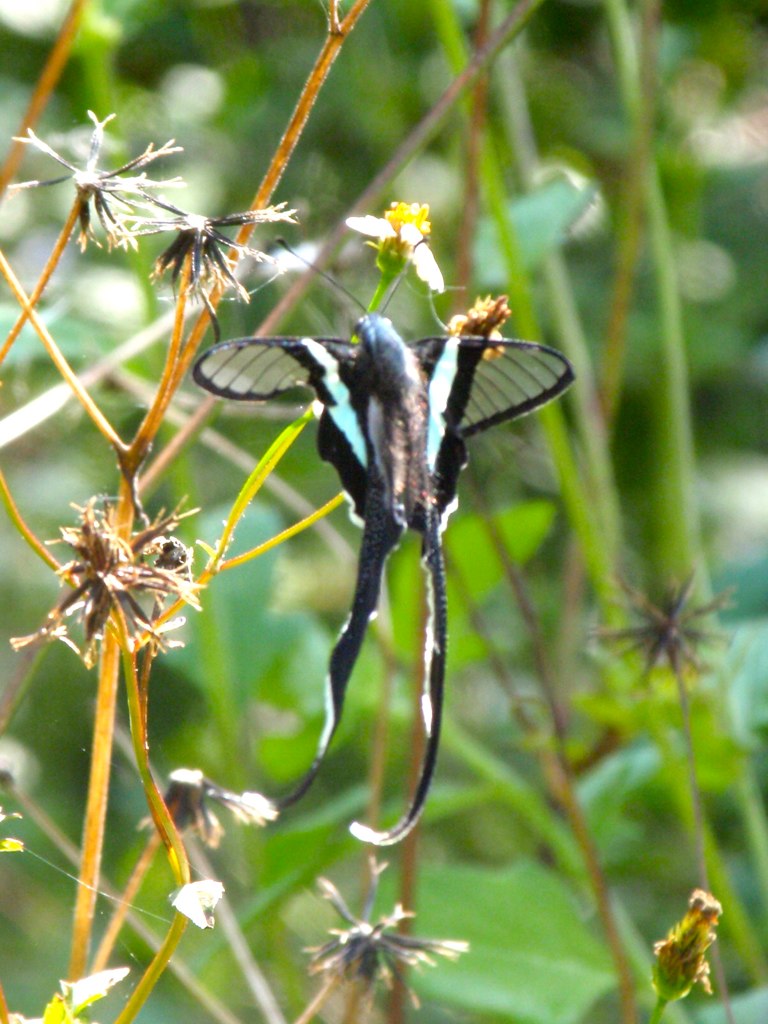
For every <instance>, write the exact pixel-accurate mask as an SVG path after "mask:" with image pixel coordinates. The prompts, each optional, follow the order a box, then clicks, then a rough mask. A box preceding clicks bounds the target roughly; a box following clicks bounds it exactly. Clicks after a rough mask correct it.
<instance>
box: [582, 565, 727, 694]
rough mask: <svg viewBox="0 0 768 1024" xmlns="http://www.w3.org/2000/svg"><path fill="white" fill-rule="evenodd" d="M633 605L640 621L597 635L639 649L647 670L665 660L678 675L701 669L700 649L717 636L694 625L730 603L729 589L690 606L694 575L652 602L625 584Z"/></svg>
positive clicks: (601, 631)
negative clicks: (688, 670)
mask: <svg viewBox="0 0 768 1024" xmlns="http://www.w3.org/2000/svg"><path fill="white" fill-rule="evenodd" d="M622 588H623V590H624V592H625V593H626V595H627V597H628V599H629V602H630V605H631V608H632V610H633V612H634V613H635V615H636V616H637V618H638V619H639V620H640V621H639V622H638V624H637V625H636V626H630V627H629V628H627V629H602V630H599V631H598V635H599V636H600V637H601V638H602V639H604V640H607V641H609V642H618V643H622V642H624V643H625V644H626V647H627V649H628V650H640V651H642V652H643V654H644V656H645V665H646V670H647V671H649V672H650V670H651V669H653V668H656V666H657V665H659V664H661V662H663V661H666V662H667V664H668V665H669V667H670V668H671V669H672V671H673V672H674V673H675V675H677V676H680V675H682V674H683V673H684V671H685V670H686V669H691V670H693V671H695V672H700V671H701V667H702V666H701V662H700V660H699V656H698V651H697V648H698V647H699V646H700V645H701V644H703V643H706V642H708V641H712V640H717V639H718V635H717V634H716V633H714V632H712V631H710V630H703V629H699V628H698V627H697V626H695V625H694V623H695V622H696V620H701V619H704V618H706V617H707V616H708V615H711V614H712V612H715V611H717V610H718V609H719V608H722V607H723V606H724V605H725V604H727V602H728V599H729V597H730V592H726V593H724V594H719V595H718V596H717V597H715V598H713V599H712V600H711V601H709V602H707V604H703V605H697V606H694V607H689V606H688V605H689V601H690V598H691V594H692V592H693V575H691V576H689V577H688V579H687V580H686V582H685V583H684V584H683V585H682V586H679V585H677V584H673V585H671V586H670V587H669V588H668V590H667V594H666V596H665V597H664V599H663V600H662V601H661V602H660V603H659V604H658V605H655V604H653V603H652V602H651V601H650V600H649V599H648V598H647V597H646V596H645V594H643V593H641V592H640V591H639V590H635V589H634V588H633V587H630V586H629V585H628V584H627V583H622Z"/></svg>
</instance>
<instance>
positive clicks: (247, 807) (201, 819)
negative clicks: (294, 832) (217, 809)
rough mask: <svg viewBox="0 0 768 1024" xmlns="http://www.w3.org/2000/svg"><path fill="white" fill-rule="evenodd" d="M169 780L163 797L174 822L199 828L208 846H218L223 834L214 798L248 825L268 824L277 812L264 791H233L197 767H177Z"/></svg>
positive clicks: (179, 825) (195, 828)
mask: <svg viewBox="0 0 768 1024" xmlns="http://www.w3.org/2000/svg"><path fill="white" fill-rule="evenodd" d="M168 781H169V785H168V789H167V790H166V792H165V797H164V799H165V802H166V804H167V806H168V810H169V811H170V812H171V816H172V818H173V820H174V822H175V824H176V825H177V826H178V828H180V829H187V828H188V829H191V830H192V831H194V832H196V833H197V834H198V835H199V836H200V838H201V839H202V841H203V842H204V843H205V845H206V846H210V847H213V848H215V847H217V846H218V845H219V843H220V841H221V837H222V835H223V834H224V830H223V828H222V827H221V824H220V823H219V819H218V818H217V817H216V815H215V814H214V813H213V811H212V810H211V808H210V806H209V803H210V801H212V800H213V801H214V802H215V803H219V804H222V805H223V806H224V807H226V808H227V809H228V810H230V811H231V812H232V813H233V814H234V816H235V817H236V818H237V819H238V821H241V822H243V824H246V825H266V823H267V822H268V821H274V820H275V818H276V817H277V814H278V811H277V808H276V807H275V805H274V804H273V803H272V802H271V801H270V800H268V799H267V798H266V797H265V796H262V795H261V793H255V792H245V793H233V792H232V791H231V790H228V789H224V788H223V787H222V786H218V785H217V784H216V783H215V782H211V780H210V779H206V778H205V776H204V775H203V773H202V772H201V771H199V770H198V769H197V768H177V769H176V771H173V772H171V774H170V775H169V777H168Z"/></svg>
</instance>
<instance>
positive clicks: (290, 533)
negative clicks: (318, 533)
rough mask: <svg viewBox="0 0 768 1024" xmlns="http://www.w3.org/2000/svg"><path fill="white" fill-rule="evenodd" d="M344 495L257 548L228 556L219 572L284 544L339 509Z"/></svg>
mask: <svg viewBox="0 0 768 1024" xmlns="http://www.w3.org/2000/svg"><path fill="white" fill-rule="evenodd" d="M343 502H344V495H343V493H339V494H337V495H336V497H335V498H331V500H330V501H326V503H325V504H324V505H322V506H321V507H320V508H319V509H317V510H316V511H315V512H313V513H312V514H311V515H309V516H305V517H304V519H300V520H299V522H298V523H294V524H293V526H289V527H288V528H287V529H286V530H282V531H281V532H280V533H277V534H275V536H274V537H271V538H270V539H269V540H265V541H264V543H263V544H259V545H257V546H256V547H255V548H251V549H250V551H244V552H243V554H242V555H235V556H234V557H233V558H227V559H226V561H224V562H222V563H221V565H220V566H219V572H224V571H225V570H226V569H234V568H235V567H236V566H238V565H242V564H243V563H244V562H250V561H251V559H252V558H258V556H259V555H263V554H266V552H267V551H271V550H272V548H276V547H277V546H278V544H282V543H283V541H286V540H290V538H291V537H295V536H296V534H298V533H301V532H302V531H303V530H306V529H308V528H309V527H310V526H314V524H315V523H316V522H317V521H318V519H322V518H323V516H327V515H328V514H329V513H330V512H333V510H334V509H337V508H338V507H339V505H341V504H343Z"/></svg>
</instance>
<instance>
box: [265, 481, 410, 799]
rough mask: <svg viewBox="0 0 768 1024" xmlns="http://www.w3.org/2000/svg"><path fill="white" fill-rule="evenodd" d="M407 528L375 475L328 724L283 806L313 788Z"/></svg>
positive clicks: (336, 652)
mask: <svg viewBox="0 0 768 1024" xmlns="http://www.w3.org/2000/svg"><path fill="white" fill-rule="evenodd" d="M402 532H403V530H402V527H401V526H399V525H398V524H397V523H395V521H394V519H393V518H392V515H391V513H390V512H389V511H388V509H387V507H386V504H385V498H384V491H383V487H381V486H379V485H378V484H377V483H376V482H374V481H370V482H369V486H368V490H367V495H366V506H365V525H364V527H363V539H362V542H361V545H360V560H359V565H358V571H357V584H356V587H355V596H354V599H353V601H352V611H351V612H350V616H349V618H348V619H347V622H346V624H345V625H344V628H343V629H342V631H341V633H340V634H339V639H338V640H337V641H336V646H335V647H334V649H333V651H332V653H331V660H330V665H329V668H328V677H327V679H326V711H325V725H324V726H323V732H322V734H321V736H320V741H319V743H318V747H317V753H316V754H315V758H314V760H313V762H312V765H311V767H310V769H309V771H308V772H307V773H306V775H305V776H304V777H303V778H302V779H301V781H300V782H299V783H298V785H296V786H295V787H294V788H293V789H292V790H291V792H290V793H288V794H287V795H286V796H284V797H282V798H281V799H280V800H277V801H276V802H275V803H276V806H277V807H278V808H279V809H280V810H283V809H284V808H286V807H289V806H290V805H291V804H294V803H296V801H297V800H299V799H300V798H301V797H302V796H303V795H304V794H305V793H306V792H307V790H308V789H309V787H310V786H311V785H312V782H313V781H314V779H315V776H316V775H317V773H318V772H319V771H320V766H321V765H322V763H323V760H324V758H325V755H326V752H327V750H328V747H329V745H330V742H331V740H332V739H333V735H334V733H335V732H336V728H337V726H338V724H339V722H340V721H341V713H342V710H343V707H344V695H345V694H346V691H347V683H348V682H349V677H350V676H351V675H352V670H353V668H354V667H355V662H356V661H357V656H358V654H359V653H360V648H361V647H362V644H363V639H364V638H365V631H366V628H367V626H368V623H369V622H370V620H371V619H372V618H373V617H374V615H375V613H376V606H377V604H378V601H379V591H380V590H381V578H382V575H383V573H384V566H385V564H386V561H387V557H388V556H389V553H390V552H391V551H392V549H393V548H394V547H395V545H396V544H397V542H398V540H399V539H400V535H401V534H402Z"/></svg>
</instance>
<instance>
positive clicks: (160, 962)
mask: <svg viewBox="0 0 768 1024" xmlns="http://www.w3.org/2000/svg"><path fill="white" fill-rule="evenodd" d="M187 923H188V922H187V918H186V917H184V915H183V914H178V913H177V914H175V915H174V918H173V921H172V922H171V927H170V928H169V930H168V934H167V935H166V936H165V939H164V940H163V943H162V945H161V946H160V948H159V949H158V951H157V953H155V955H154V957H153V958H152V962H151V963H150V965H149V967H147V969H146V971H145V972H144V975H143V976H142V978H141V980H140V981H139V983H138V985H137V986H136V988H135V989H134V990H133V992H132V993H131V998H130V999H129V1000H128V1002H127V1003H126V1004H125V1007H124V1008H123V1011H122V1013H120V1015H119V1016H118V1017H117V1019H116V1020H115V1024H130V1022H131V1021H132V1020H134V1018H135V1017H136V1015H137V1013H138V1012H139V1010H140V1009H141V1008H142V1006H143V1005H144V1003H145V1002H146V1001H147V998H148V997H149V994H150V993H151V991H152V989H153V988H154V987H155V985H156V984H157V982H158V981H159V979H160V976H161V975H162V973H163V971H164V970H165V969H166V967H167V966H168V961H169V960H170V959H171V957H172V956H173V953H174V950H175V949H176V947H177V946H178V944H179V942H180V941H181V937H182V935H183V934H184V931H185V929H186V927H187Z"/></svg>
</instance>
